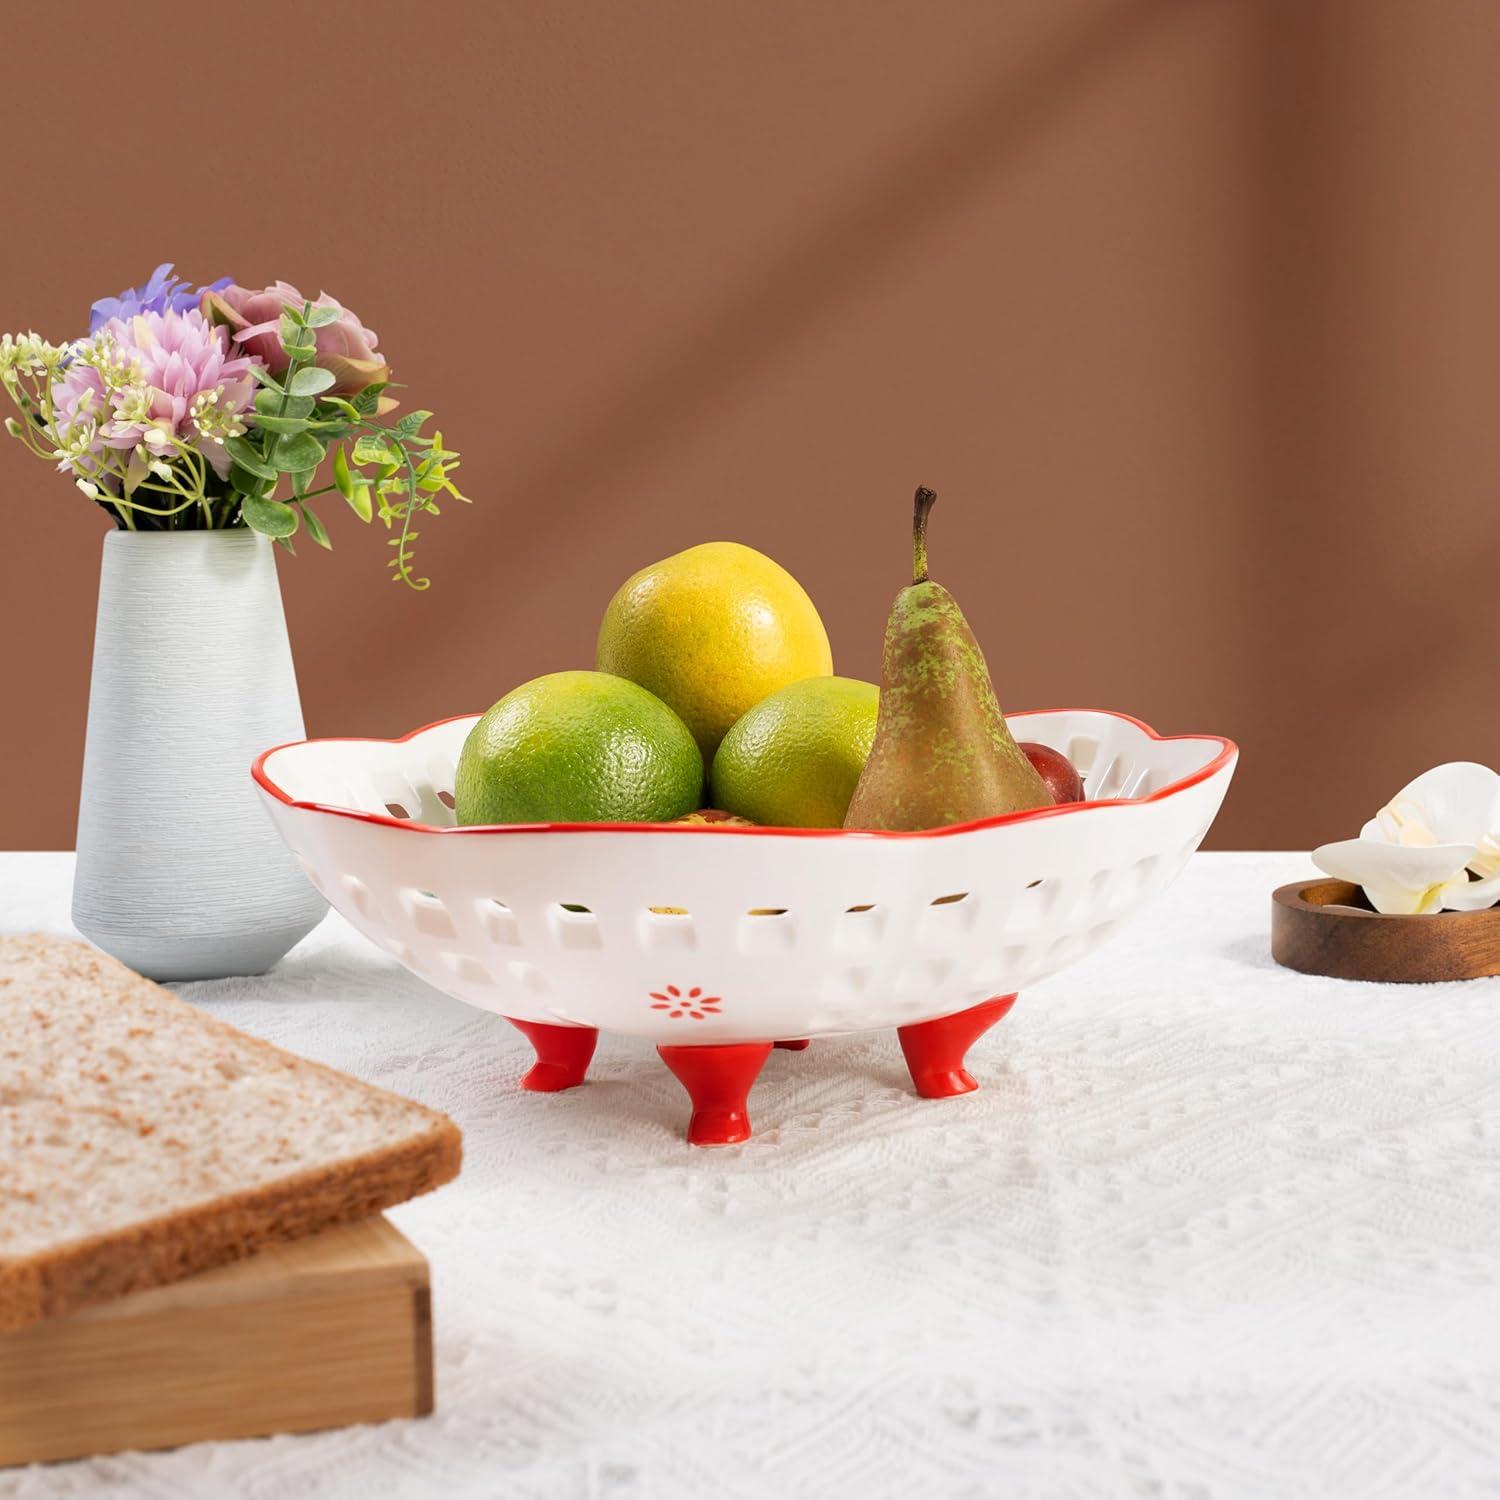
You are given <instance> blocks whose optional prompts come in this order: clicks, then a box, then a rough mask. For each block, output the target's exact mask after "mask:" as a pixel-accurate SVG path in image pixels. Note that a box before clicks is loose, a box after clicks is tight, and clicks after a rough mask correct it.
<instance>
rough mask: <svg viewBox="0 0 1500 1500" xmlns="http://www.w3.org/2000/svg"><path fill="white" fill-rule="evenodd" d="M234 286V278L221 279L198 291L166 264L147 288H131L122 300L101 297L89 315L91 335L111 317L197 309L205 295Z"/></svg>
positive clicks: (125, 291) (146, 285)
mask: <svg viewBox="0 0 1500 1500" xmlns="http://www.w3.org/2000/svg"><path fill="white" fill-rule="evenodd" d="M233 284H234V278H233V277H232V276H221V277H220V278H219V279H218V280H217V281H214V282H210V283H209V285H208V286H201V287H199V288H198V289H197V290H196V291H195V290H194V289H193V288H192V287H190V286H188V285H187V283H186V282H184V281H183V280H182V278H181V277H180V276H174V275H172V262H171V261H169V260H168V261H163V262H162V264H161V265H159V266H158V267H157V268H156V269H155V270H154V271H153V272H152V273H151V279H150V280H149V281H148V282H147V283H146V284H145V286H143V287H139V288H137V287H133V286H132V287H127V288H126V289H125V290H124V291H123V292H121V293H120V295H119V296H118V297H101V298H100V299H99V300H98V301H97V302H96V303H94V305H93V308H92V309H91V312H90V316H89V333H90V334H91V335H92V334H95V333H98V331H99V330H100V329H101V328H102V327H103V326H104V325H105V324H106V323H107V322H109V320H110V319H111V318H131V317H134V316H135V314H136V313H143V312H156V313H164V312H187V311H188V309H189V308H192V307H197V305H198V302H199V299H200V298H201V297H202V296H203V294H204V293H205V292H219V291H223V289H224V288H225V287H227V286H232V285H233Z"/></svg>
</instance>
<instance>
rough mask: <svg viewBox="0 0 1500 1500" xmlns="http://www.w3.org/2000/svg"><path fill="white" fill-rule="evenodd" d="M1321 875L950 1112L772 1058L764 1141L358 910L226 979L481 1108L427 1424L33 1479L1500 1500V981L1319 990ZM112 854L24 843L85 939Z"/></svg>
mask: <svg viewBox="0 0 1500 1500" xmlns="http://www.w3.org/2000/svg"><path fill="white" fill-rule="evenodd" d="M1310 871H1311V866H1310V865H1309V864H1308V863H1307V861H1306V858H1305V857H1303V856H1295V855H1246V854H1234V855H1231V854H1209V855H1199V856H1198V857H1197V858H1196V859H1195V860H1194V861H1193V863H1192V865H1191V867H1190V868H1189V870H1188V872H1187V873H1186V874H1185V875H1184V876H1183V878H1182V880H1181V881H1180V882H1179V883H1178V884H1177V886H1176V887H1175V888H1174V889H1173V890H1172V891H1171V892H1170V893H1169V894H1168V895H1167V896H1165V897H1164V898H1163V899H1162V900H1161V901H1159V902H1158V903H1157V905H1156V906H1155V907H1154V908H1152V909H1151V910H1150V911H1149V912H1148V913H1147V914H1146V915H1144V916H1143V917H1142V918H1141V919H1140V920H1138V921H1137V922H1136V923H1135V924H1134V925H1133V926H1132V927H1130V928H1129V929H1128V931H1126V932H1125V933H1124V934H1122V935H1121V936H1120V937H1119V938H1118V939H1116V940H1115V942H1114V943H1113V944H1111V945H1110V946H1109V947H1107V948H1106V949H1105V950H1104V951H1103V952H1102V953H1100V954H1097V955H1096V956H1094V957H1093V958H1092V959H1090V960H1088V961H1087V962H1085V963H1083V964H1081V965H1080V966H1078V967H1077V968H1074V969H1072V970H1069V971H1068V972H1067V973H1065V974H1062V975H1059V976H1058V977H1057V978H1055V979H1052V980H1050V981H1048V982H1046V983H1044V984H1041V985H1038V986H1037V987H1036V988H1035V989H1034V990H1033V991H1031V992H1030V993H1028V994H1025V995H1023V996H1022V998H1021V1001H1020V1003H1019V1004H1018V1005H1017V1007H1016V1009H1015V1010H1014V1011H1013V1012H1012V1013H1011V1015H1010V1016H1009V1017H1008V1018H1007V1019H1006V1020H1005V1021H1003V1022H1002V1023H1001V1024H1000V1025H999V1026H998V1027H996V1028H995V1030H994V1031H992V1032H991V1033H990V1034H989V1035H988V1037H986V1038H985V1039H984V1040H983V1041H982V1042H981V1043H980V1044H979V1045H978V1046H977V1047H976V1048H975V1051H974V1053H973V1054H972V1056H971V1065H972V1066H973V1070H974V1072H975V1074H976V1076H977V1077H978V1078H979V1079H980V1081H981V1084H982V1090H981V1092H979V1093H977V1094H972V1095H969V1096H967V1097H965V1098H961V1099H950V1100H942V1101H932V1102H925V1101H923V1100H920V1099H918V1098H916V1097H915V1096H914V1095H913V1094H912V1093H911V1091H910V1088H909V1086H908V1083H907V1078H906V1074H905V1071H904V1069H903V1066H902V1061H901V1056H900V1053H899V1051H898V1049H897V1045H896V1040H895V1037H894V1036H892V1035H888V1034H886V1035H872V1036H867V1037H859V1038H850V1039H845V1040H838V1041H832V1042H824V1043H814V1045H813V1046H812V1047H811V1048H810V1049H809V1050H807V1051H805V1052H801V1053H793V1052H776V1053H773V1055H772V1057H771V1059H770V1061H769V1063H768V1064H767V1067H766V1070H765V1072H764V1073H763V1074H762V1077H761V1081H760V1083H759V1084H758V1085H757V1087H756V1089H755V1092H754V1093H753V1094H752V1096H751V1109H752V1115H753V1117H754V1122H755V1126H756V1134H755V1137H754V1139H753V1140H752V1141H750V1142H749V1143H748V1144H747V1145H744V1146H741V1147H734V1148H730V1149H726V1150H720V1151H694V1150H692V1149H690V1148H689V1147H687V1146H686V1145H685V1144H684V1142H683V1137H682V1131H683V1125H684V1122H685V1119H686V1096H685V1095H684V1094H683V1093H682V1091H681V1089H680V1088H679V1086H678V1085H677V1083H676V1082H675V1081H674V1080H673V1079H672V1078H671V1077H670V1076H669V1075H668V1074H667V1073H666V1071H665V1069H664V1068H662V1066H661V1065H660V1063H659V1062H658V1061H657V1059H656V1058H655V1056H654V1055H653V1053H652V1052H651V1050H650V1049H649V1048H648V1047H646V1046H645V1045H643V1044H639V1043H632V1042H626V1041H621V1040H618V1039H611V1038H605V1039H603V1040H602V1041H601V1044H600V1049H599V1054H598V1057H597V1059H596V1061H595V1063H594V1067H593V1070H592V1074H591V1081H590V1082H589V1084H588V1085H587V1087H585V1088H583V1089H581V1090H575V1091H573V1092H570V1093H565V1094H560V1095H553V1096H543V1095H528V1094H523V1093H521V1092H520V1091H519V1090H518V1089H517V1088H516V1080H517V1078H518V1076H519V1075H520V1073H521V1071H522V1069H523V1067H524V1066H525V1064H526V1062H527V1061H528V1053H527V1051H526V1048H525V1046H524V1044H523V1042H522V1040H521V1038H520V1036H519V1035H518V1034H517V1033H516V1032H515V1031H513V1030H512V1029H511V1027H509V1026H508V1025H507V1024H506V1023H505V1022H504V1021H502V1020H500V1019H498V1018H497V1017H493V1016H489V1015H486V1014H482V1013H481V1012H479V1011H474V1010H470V1009H467V1008H466V1007H464V1006H462V1005H460V1004H458V1003H457V1002H456V1001H452V1000H447V999H444V998H443V997H442V996H440V995H438V994H436V993H435V992H433V991H431V990H429V989H427V988H426V987H425V986H423V985H422V984H421V983H420V982H419V981H417V980H416V979H413V978H411V977H410V976H408V975H407V974H406V973H404V972H403V971H402V970H401V969H399V968H398V967H397V966H396V965H395V964H394V962H393V961H392V960H390V959H389V958H387V957H385V956H384V955H383V954H381V953H379V952H377V951H376V950H375V949H374V948H373V947H371V946H370V945H368V944H366V943H365V942H363V941H362V940H361V939H359V938H358V937H357V936H356V935H355V934H354V933H352V932H351V931H350V930H349V928H347V927H346V926H345V925H344V924H343V923H342V922H341V921H340V920H339V919H338V918H337V917H331V918H329V920H328V921H327V922H325V923H324V925H323V926H322V927H321V928H320V929H319V930H318V931H317V932H316V933H314V934H313V936H312V937H311V938H309V939H308V940H307V941H306V942H305V943H303V944H302V945H301V946H300V947H299V948H298V949H297V950H296V951H295V952H294V953H293V954H292V955H291V956H290V957H289V958H288V959H287V961H286V962H284V963H283V964H282V965H281V966H280V967H279V968H278V969H277V970H276V971H275V972H274V973H273V974H272V975H270V976H268V977H266V978H261V979H253V980H239V981H232V982H223V983H215V984H202V985H196V986H185V987H184V993H186V994H188V995H189V996H190V997H191V998H192V999H193V1000H195V1001H197V1002H198V1003H199V1004H201V1005H203V1006H205V1007H207V1008H208V1009H210V1010H212V1011H213V1012H214V1013H215V1014H217V1015H220V1016H223V1017H225V1018H226V1019H228V1020H230V1021H233V1022H234V1023H235V1024H236V1025H239V1026H242V1027H244V1028H245V1029H246V1030H248V1031H252V1032H255V1033H257V1034H259V1035H262V1036H266V1037H269V1038H271V1039H272V1040H273V1041H276V1042H279V1043H281V1044H282V1045H284V1046H287V1047H290V1048H293V1049H294V1050H296V1051H298V1052H301V1053H304V1054H306V1055H307V1056H310V1057H316V1058H319V1059H321V1060H322V1061H324V1062H327V1063H332V1064H333V1065H334V1066H336V1067H340V1068H345V1069H348V1070H349V1071H350V1072H352V1073H356V1074H358V1075H360V1076H361V1077H363V1078H368V1079H371V1080H373V1081H375V1082H377V1083H381V1084H384V1085H386V1086H387V1087H389V1088H393V1089H397V1090H400V1091H401V1092H403V1093H406V1094H409V1095H411V1096H412V1097H413V1098H417V1099H421V1100H423V1101H424V1102H426V1103H428V1104H432V1105H436V1106H437V1107H438V1108H440V1109H444V1110H447V1111H448V1112H449V1113H450V1114H451V1115H452V1116H453V1117H454V1118H455V1119H456V1120H457V1121H458V1123H459V1124H460V1125H461V1126H462V1128H463V1131H464V1137H465V1156H466V1161H465V1166H464V1171H463V1175H462V1177H461V1178H460V1179H459V1181H458V1182H456V1183H454V1184H452V1185H451V1186H449V1187H446V1188H444V1189H442V1190H441V1191H440V1192H438V1193H436V1194H433V1195H432V1196H430V1197H428V1198H426V1199H422V1200H419V1201H417V1202H415V1203H412V1204H409V1205H407V1206H405V1207H403V1208H400V1209H397V1210H396V1211H395V1212H394V1213H393V1215H392V1217H393V1218H394V1219H395V1221H396V1222H397V1223H398V1224H399V1225H400V1227H401V1228H402V1229H403V1230H404V1231H405V1232H406V1233H407V1234H408V1235H410V1236H411V1238H412V1239H413V1240H414V1241H415V1242H416V1243H417V1244H418V1245H419V1246H420V1247H421V1248H422V1249H423V1250H424V1251H425V1252H426V1253H427V1255H428V1256H429V1257H430V1259H431V1261H432V1269H433V1279H434V1285H435V1312H436V1319H437V1331H436V1337H437V1357H438V1408H437V1412H436V1414H435V1415H434V1416H433V1417H431V1418H429V1419H427V1420H424V1421H417V1422H397V1423H390V1424H387V1425H385V1426H382V1427H366V1428H357V1429H352V1430H347V1431H342V1432H332V1433H326V1434H318V1435H314V1436H307V1437H281V1438H273V1439H269V1440H263V1441H255V1442H243V1443H226V1444H211V1445H201V1446H198V1447H193V1448H187V1449H182V1450H179V1451H177V1452H173V1453H164V1454H150V1455H142V1454H128V1455H123V1456H119V1457H114V1458H107V1459H98V1460H94V1461H91V1462H84V1463H77V1464H70V1465H62V1466H57V1467H52V1468H47V1469H39V1468H38V1469H32V1470H28V1471H11V1472H9V1473H0V1495H3V1496H6V1497H10V1496H21V1497H31V1496H54V1495H106V1494H107V1495H110V1496H127V1495H149V1496H174V1495H203V1496H209V1497H214V1500H220V1497H238V1496H253V1497H267V1500H269V1497H279V1496H298V1497H302V1496H321V1495H354V1496H358V1497H360V1500H376V1497H382V1496H413V1497H418V1496H420V1497H429V1496H430V1497H449V1496H468V1495H475V1496H480V1495H483V1496H506V1497H530V1496H538V1497H548V1500H556V1497H571V1496H589V1497H609V1500H637V1497H639V1500H672V1497H677V1496H690V1497H692V1500H705V1497H712V1500H737V1497H747V1500H748V1497H761V1496H772V1497H775V1500H792V1497H801V1496H816V1497H818V1500H837V1497H843V1496H851V1497H853V1496H858V1497H861V1500H874V1497H884V1496H892V1497H900V1500H925V1497H929V1496H931V1497H967V1496H989V1495H994V1496H1004V1497H1006V1500H1023V1497H1029V1496H1046V1497H1059V1500H1060V1497H1078V1500H1096V1497H1100V1496H1154V1497H1162V1500H1220V1497H1231V1496H1232V1497H1240V1496H1255V1497H1271V1496H1275V1497H1277V1500H1295V1497H1309V1500H1311V1497H1317V1500H1326V1497H1350V1500H1354V1497H1359V1500H1366V1497H1368V1500H1376V1497H1379V1500H1396V1497H1412V1500H1466V1497H1471V1496H1472V1497H1479V1496H1487V1497H1495V1496H1500V981H1496V980H1481V981H1477V982H1474V983H1471V984H1468V985H1450V986H1441V987H1439V986H1432V987H1427V986H1424V987H1398V986H1369V985H1353V984H1340V983H1337V982H1334V981H1331V980H1316V979H1308V978H1303V977H1301V976H1298V975H1295V974H1291V973H1289V972H1286V971H1284V970H1281V969H1278V968H1276V967H1275V966H1274V965H1273V964H1272V963H1271V960H1270V958H1269V955H1268V952H1267V927H1268V918H1269V892H1270V890H1271V888H1272V887H1273V886H1274V885H1276V884H1278V883H1280V882H1282V881H1285V880H1289V879H1293V878H1295V877H1297V876H1298V875H1300V874H1303V873H1310ZM69 874H70V857H69V856H64V855H11V856H4V857H3V858H0V927H3V928H5V929H7V930H26V929H31V928H54V929H65V928H66V926H67V888H68V881H69Z"/></svg>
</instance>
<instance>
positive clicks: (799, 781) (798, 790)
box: [709, 677, 880, 828]
mask: <svg viewBox="0 0 1500 1500" xmlns="http://www.w3.org/2000/svg"><path fill="white" fill-rule="evenodd" d="M879 706H880V689H879V688H877V687H876V686H875V685H874V683H870V682H858V681H856V680H855V679H854V678H852V677H809V678H807V679H805V680H804V681H802V682H794V683H791V684H790V685H789V686H787V687H784V688H781V689H779V690H778V691H777V692H774V693H772V694H771V696H770V697H769V698H763V699H761V701H760V702H759V703H757V704H756V705H755V707H754V708H752V709H751V710H750V711H749V712H748V713H746V714H744V715H743V716H742V717H741V718H740V719H738V720H737V721H736V722H735V725H734V727H733V728H732V729H731V730H730V731H729V733H728V734H726V735H725V736H724V742H723V744H721V745H720V746H719V750H718V754H716V755H715V756H714V762H713V769H712V771H711V772H710V774H709V784H710V786H711V787H712V788H713V798H712V800H713V804H714V806H715V807H722V808H723V809H724V811H725V812H731V813H736V814H738V815H739V816H740V817H742V818H749V819H750V821H751V822H752V823H766V824H770V825H772V826H774V827H781V828H841V827H842V826H843V822H844V814H845V813H846V812H847V811H848V810H849V799H850V797H852V796H853V795H854V786H855V783H856V782H857V781H858V780H859V773H860V772H861V771H863V770H864V768H865V761H866V760H867V759H868V758H869V754H870V746H871V745H872V744H873V743H874V741H875V716H876V712H877V710H878V709H879Z"/></svg>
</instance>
